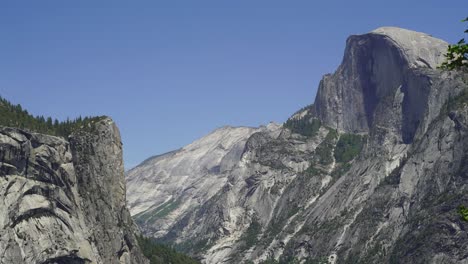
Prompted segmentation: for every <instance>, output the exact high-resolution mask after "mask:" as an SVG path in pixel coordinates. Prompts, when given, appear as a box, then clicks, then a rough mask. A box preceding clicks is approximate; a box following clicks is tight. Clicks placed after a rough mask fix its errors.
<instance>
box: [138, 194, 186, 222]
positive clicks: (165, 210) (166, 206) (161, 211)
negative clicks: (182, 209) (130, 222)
mask: <svg viewBox="0 0 468 264" xmlns="http://www.w3.org/2000/svg"><path fill="white" fill-rule="evenodd" d="M179 205H180V201H175V200H173V199H171V200H169V201H167V202H165V203H163V204H162V205H160V206H158V207H156V208H155V209H153V210H150V211H144V212H141V213H139V214H137V215H135V217H134V219H135V220H136V221H137V222H138V223H140V224H142V223H145V222H147V221H150V222H151V221H153V220H156V219H159V218H162V217H165V216H167V215H168V214H169V213H171V212H172V211H174V210H175V209H177V207H179Z"/></svg>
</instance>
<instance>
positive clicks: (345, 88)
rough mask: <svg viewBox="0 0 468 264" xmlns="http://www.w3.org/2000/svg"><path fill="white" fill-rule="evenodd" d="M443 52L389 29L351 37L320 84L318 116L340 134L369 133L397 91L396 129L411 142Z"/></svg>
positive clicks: (429, 40) (431, 41) (433, 43)
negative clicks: (398, 124) (338, 62)
mask: <svg viewBox="0 0 468 264" xmlns="http://www.w3.org/2000/svg"><path fill="white" fill-rule="evenodd" d="M447 46H448V44H447V43H446V42H444V41H442V40H439V39H436V38H433V37H431V36H429V35H426V34H423V33H419V32H414V31H409V30H405V29H399V28H391V27H385V28H379V29H377V30H374V31H372V32H371V33H369V34H365V35H357V36H351V37H349V38H348V40H347V42H346V50H345V55H344V58H343V62H342V63H341V65H340V66H339V67H338V69H337V71H336V72H335V73H334V74H332V75H325V76H324V78H323V79H322V81H321V82H320V86H319V89H318V92H317V96H316V99H315V104H314V105H315V112H316V114H317V116H318V117H319V118H320V120H322V122H323V123H324V124H325V125H327V126H330V127H333V128H336V129H338V130H339V131H343V132H350V133H356V132H369V130H370V128H371V127H373V126H377V125H378V124H374V123H375V122H379V121H383V120H386V119H385V118H384V119H377V118H376V116H375V115H376V111H378V110H379V109H377V106H378V105H382V104H383V101H384V100H386V99H387V98H388V97H391V96H394V95H395V92H396V91H397V90H398V93H399V96H400V97H399V99H400V100H402V101H401V102H398V105H400V106H401V108H402V109H401V110H400V113H398V114H399V115H401V116H402V117H404V118H406V119H407V120H405V122H403V123H402V124H401V125H404V127H401V128H400V129H401V130H403V133H404V134H405V135H404V140H405V141H406V142H409V141H411V139H412V137H413V135H414V133H415V129H416V128H417V127H418V122H419V120H420V119H421V118H422V117H423V114H424V110H425V109H426V108H425V107H426V102H427V100H428V94H429V92H430V89H429V87H430V85H429V79H428V76H427V75H428V72H430V70H431V69H435V68H436V66H437V65H440V64H441V63H442V61H443V54H444V53H445V52H446V50H447ZM386 108H387V107H386ZM386 110H388V109H386ZM394 115H395V113H393V112H392V113H389V117H390V118H391V117H393V116H394Z"/></svg>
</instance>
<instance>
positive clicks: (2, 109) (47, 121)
mask: <svg viewBox="0 0 468 264" xmlns="http://www.w3.org/2000/svg"><path fill="white" fill-rule="evenodd" d="M102 118H103V117H92V118H90V117H85V118H81V117H78V118H76V119H74V120H69V119H67V120H66V121H64V122H59V121H58V120H57V119H55V120H52V118H51V117H48V118H44V117H43V116H36V117H34V116H33V115H31V114H29V113H28V111H26V110H24V109H23V108H22V107H21V105H19V104H18V105H14V104H12V103H10V102H9V101H8V100H6V99H4V98H2V97H0V126H6V127H16V128H20V129H25V130H29V131H32V132H37V133H43V134H49V135H54V136H61V137H65V138H66V137H68V136H69V135H70V134H71V133H72V132H73V131H74V130H76V129H87V128H89V127H90V126H89V123H92V122H96V121H99V120H101V119H102Z"/></svg>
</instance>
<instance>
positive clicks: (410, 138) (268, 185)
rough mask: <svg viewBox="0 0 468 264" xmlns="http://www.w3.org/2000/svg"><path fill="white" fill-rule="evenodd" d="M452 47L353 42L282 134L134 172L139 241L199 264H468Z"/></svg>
mask: <svg viewBox="0 0 468 264" xmlns="http://www.w3.org/2000/svg"><path fill="white" fill-rule="evenodd" d="M447 45H448V44H447V43H446V42H444V41H442V40H439V39H436V38H434V37H432V36H429V35H427V34H424V33H419V32H415V31H410V30H405V29H400V28H393V27H384V28H379V29H377V30H374V31H372V32H370V33H367V34H363V35H355V36H351V37H349V38H348V40H347V42H346V49H345V53H344V57H343V61H342V63H341V65H340V66H339V67H338V69H337V70H336V71H335V73H333V74H327V75H325V76H324V77H323V79H322V81H321V82H320V84H319V89H318V92H317V95H316V99H315V102H314V103H313V104H311V105H310V106H308V107H305V108H303V109H301V110H299V111H298V112H297V113H295V114H294V115H293V116H291V117H290V118H289V119H288V120H287V121H286V122H285V123H284V124H283V125H276V124H273V123H272V124H269V125H268V126H264V127H260V128H247V127H223V128H220V129H217V130H215V131H214V132H213V133H211V134H209V135H207V136H206V137H203V138H201V139H199V140H197V141H195V142H194V143H192V144H190V145H188V146H186V147H184V148H182V149H179V150H177V151H174V152H170V153H167V154H163V155H159V156H156V157H153V158H150V159H148V160H147V161H145V162H144V163H142V164H140V165H139V166H137V167H135V168H134V169H132V170H130V171H129V172H127V175H126V180H127V186H128V188H127V199H128V201H129V207H130V212H131V214H132V215H133V217H134V219H135V221H136V223H137V224H138V225H139V226H140V228H141V230H142V232H143V233H144V234H145V235H147V236H150V237H153V238H154V239H156V240H157V241H160V242H163V243H168V244H170V245H172V246H173V247H175V248H177V249H180V250H182V251H184V252H186V253H188V254H190V255H192V256H194V257H196V258H198V259H200V260H201V262H202V263H210V264H211V263H213V264H214V263H332V264H335V263H350V264H354V263H468V257H467V255H466V252H468V233H467V231H466V230H468V222H466V221H465V220H464V218H463V217H464V216H465V215H466V214H465V211H463V210H464V209H463V208H466V207H460V206H468V189H467V186H468V185H467V183H468V167H467V164H468V156H467V154H466V153H468V134H467V133H468V100H467V99H468V97H467V94H468V85H467V83H468V75H467V73H466V72H463V71H443V70H440V69H438V68H437V66H439V65H440V64H441V63H442V62H443V60H444V53H445V52H446V50H447Z"/></svg>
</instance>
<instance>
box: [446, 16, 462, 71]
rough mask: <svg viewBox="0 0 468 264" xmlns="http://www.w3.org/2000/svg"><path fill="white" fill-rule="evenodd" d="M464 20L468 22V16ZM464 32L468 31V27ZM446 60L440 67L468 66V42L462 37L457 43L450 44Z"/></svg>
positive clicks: (456, 67)
mask: <svg viewBox="0 0 468 264" xmlns="http://www.w3.org/2000/svg"><path fill="white" fill-rule="evenodd" d="M462 22H468V17H467V18H466V19H463V20H462ZM464 33H468V29H467V30H465V32H464ZM445 59H446V60H445V61H444V62H443V63H442V65H441V66H440V68H442V69H448V70H454V69H461V68H462V67H465V68H466V67H468V43H466V42H465V39H464V38H462V39H460V41H458V43H457V44H453V45H449V46H448V49H447V53H446V54H445Z"/></svg>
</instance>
